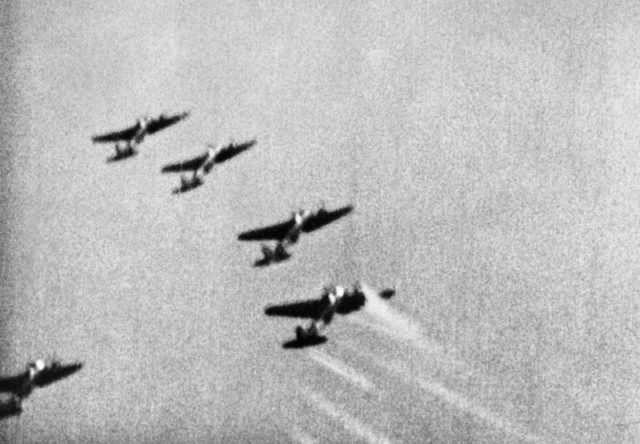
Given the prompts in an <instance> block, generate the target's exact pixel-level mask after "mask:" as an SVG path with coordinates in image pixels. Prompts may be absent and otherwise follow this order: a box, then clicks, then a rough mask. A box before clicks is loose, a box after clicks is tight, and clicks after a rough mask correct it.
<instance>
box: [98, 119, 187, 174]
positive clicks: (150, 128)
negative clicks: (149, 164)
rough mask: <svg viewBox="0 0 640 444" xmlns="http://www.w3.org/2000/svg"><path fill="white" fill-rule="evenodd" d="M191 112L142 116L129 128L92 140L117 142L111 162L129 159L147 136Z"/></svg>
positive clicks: (136, 152)
mask: <svg viewBox="0 0 640 444" xmlns="http://www.w3.org/2000/svg"><path fill="white" fill-rule="evenodd" d="M190 114H191V113H190V112H189V111H185V112H182V113H179V114H174V115H165V114H160V115H159V116H158V117H148V116H145V117H140V118H139V119H138V121H137V122H136V123H135V124H134V125H133V126H130V127H129V128H126V129H123V130H121V131H114V132H111V133H107V134H102V135H99V136H94V137H92V139H91V140H92V141H93V143H114V142H115V149H116V153H115V155H114V156H112V157H110V158H109V159H108V161H109V162H115V161H118V160H123V159H127V158H129V157H132V156H135V155H136V154H138V145H140V144H141V143H142V141H143V140H144V139H145V137H146V136H148V135H150V134H154V133H157V132H158V131H160V130H163V129H165V128H168V127H170V126H171V125H175V124H176V123H178V122H180V121H181V120H184V119H186V118H187V117H189V115H190Z"/></svg>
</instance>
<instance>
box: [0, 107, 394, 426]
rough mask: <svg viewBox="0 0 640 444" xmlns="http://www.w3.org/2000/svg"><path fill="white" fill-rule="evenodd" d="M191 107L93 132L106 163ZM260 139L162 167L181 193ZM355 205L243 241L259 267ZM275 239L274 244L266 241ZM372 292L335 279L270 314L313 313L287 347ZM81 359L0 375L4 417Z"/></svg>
mask: <svg viewBox="0 0 640 444" xmlns="http://www.w3.org/2000/svg"><path fill="white" fill-rule="evenodd" d="M190 114H191V113H190V112H189V111H184V112H180V113H176V114H170V115H166V114H160V115H159V116H157V117H141V118H139V119H137V121H136V122H135V123H134V124H133V125H131V126H129V127H127V128H125V129H122V130H117V131H112V132H109V133H105V134H101V135H97V136H94V137H92V139H91V140H92V141H93V143H113V144H114V148H115V153H114V154H113V155H112V156H111V157H109V158H107V163H112V162H119V161H123V160H125V159H129V158H132V157H134V156H136V155H137V154H138V149H139V147H140V145H141V144H142V142H143V141H144V140H145V139H146V137H147V136H149V135H152V134H155V133H157V132H159V131H162V130H164V129H167V128H169V127H171V126H173V125H175V124H177V123H179V122H181V121H183V120H185V119H186V118H188V117H189V115H190ZM256 144H257V140H256V139H255V138H253V139H250V140H246V141H243V142H240V143H236V142H230V143H227V144H207V145H206V150H205V151H204V152H202V153H201V154H198V155H197V156H195V157H193V158H191V159H187V160H183V161H179V162H173V163H168V164H166V165H164V166H163V167H162V168H161V170H160V171H161V173H163V174H164V173H179V174H182V176H181V179H180V184H179V185H178V186H177V187H176V188H175V189H174V190H173V194H181V193H185V192H187V191H190V190H193V189H195V188H198V187H200V186H201V185H203V184H204V178H205V176H206V175H208V174H209V173H211V171H212V170H213V168H214V167H215V166H216V165H218V164H221V163H224V162H226V161H228V160H230V159H232V158H234V157H236V156H237V155H239V154H241V153H243V152H245V151H247V150H249V149H250V148H252V147H253V146H255V145H256ZM353 211H354V207H353V205H345V206H342V207H340V208H336V209H333V210H327V209H326V208H324V205H322V206H321V207H320V208H319V209H317V210H298V211H295V212H293V213H292V215H291V217H290V218H288V219H287V220H284V221H281V222H278V223H275V224H273V225H268V226H264V227H261V228H255V229H249V230H247V231H244V232H242V233H240V234H239V235H238V237H237V239H238V240H239V241H260V242H263V243H262V244H261V250H262V256H263V257H262V258H260V259H258V260H256V261H255V262H254V264H253V265H254V267H265V266H268V265H271V264H277V263H280V262H283V261H286V260H288V259H290V258H291V256H292V255H291V253H290V252H289V251H288V248H289V247H291V246H292V245H294V244H296V243H297V242H298V240H299V238H300V235H301V234H303V233H305V234H306V233H312V232H314V231H316V230H319V229H320V228H323V227H325V226H326V225H329V224H331V223H333V222H336V221H338V220H339V219H342V218H343V217H345V216H347V215H349V214H350V213H352V212H353ZM266 241H275V245H274V246H273V247H269V246H268V245H267V244H265V243H264V242H266ZM394 294H395V290H393V289H390V288H388V289H385V290H383V291H381V292H379V293H378V295H377V296H378V297H380V298H382V299H389V298H391V297H392V296H393V295H394ZM366 300H367V297H366V295H365V293H364V291H363V289H362V286H361V285H360V284H359V283H356V284H355V285H354V286H353V287H352V288H345V287H342V286H336V285H330V286H327V287H325V288H324V289H323V291H322V294H321V296H320V297H319V298H318V299H311V300H305V301H299V302H293V303H286V304H281V305H271V306H268V307H267V308H266V309H265V314H266V315H268V316H285V317H295V318H303V319H310V323H309V324H308V325H307V326H306V327H303V326H301V325H298V326H297V327H296V329H295V335H296V336H295V339H292V340H288V341H287V342H285V343H283V344H282V347H283V348H285V349H292V348H304V347H308V346H315V345H319V344H322V343H325V342H327V337H326V336H324V335H323V334H322V332H323V331H324V330H325V329H326V328H327V326H328V325H329V324H330V323H331V321H332V320H333V318H334V315H335V314H336V313H337V314H340V315H345V314H348V313H352V312H354V311H357V310H359V309H360V308H362V307H363V306H364V305H365V303H366ZM82 367H83V363H82V362H73V363H70V364H62V363H61V362H59V361H58V360H50V361H48V362H45V361H44V360H37V361H35V362H30V363H28V364H27V366H26V369H25V371H23V372H22V373H20V374H18V375H14V376H8V377H0V393H8V394H9V398H8V399H6V397H5V399H4V400H2V398H0V419H2V418H6V417H10V416H16V415H20V414H21V413H22V401H23V400H24V399H26V398H27V397H28V396H29V395H30V394H31V393H32V392H33V389H34V388H39V387H44V386H47V385H49V384H51V383H53V382H56V381H58V380H60V379H63V378H66V377H68V376H70V375H72V374H73V373H75V372H77V371H79V370H80V369H81V368H82Z"/></svg>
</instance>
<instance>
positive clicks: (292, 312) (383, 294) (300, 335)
mask: <svg viewBox="0 0 640 444" xmlns="http://www.w3.org/2000/svg"><path fill="white" fill-rule="evenodd" d="M395 293H396V292H395V290H394V289H392V288H387V289H384V290H382V291H380V292H378V297H380V298H382V299H390V298H391V297H393V296H394V295H395ZM366 300H367V298H366V295H365V292H364V290H363V288H362V285H360V283H356V284H355V285H354V286H353V288H351V289H348V288H344V287H342V286H340V285H337V286H327V287H325V288H324V289H323V291H322V294H321V295H320V298H319V299H310V300H305V301H300V302H293V303H286V304H281V305H270V306H268V307H267V308H266V309H265V314H267V315H269V316H287V317H295V318H310V319H311V322H310V324H309V326H308V327H307V328H304V327H302V326H298V327H296V339H294V340H292V341H289V342H286V343H285V344H284V345H283V347H284V348H302V347H307V346H310V345H317V344H321V343H323V342H326V340H327V338H326V337H325V336H322V335H321V334H320V332H321V331H322V330H323V329H324V328H326V326H327V325H329V324H330V323H331V321H332V320H333V316H334V315H335V314H336V313H338V314H341V315H346V314H349V313H352V312H354V311H357V310H360V308H362V307H363V306H364V305H365V303H366Z"/></svg>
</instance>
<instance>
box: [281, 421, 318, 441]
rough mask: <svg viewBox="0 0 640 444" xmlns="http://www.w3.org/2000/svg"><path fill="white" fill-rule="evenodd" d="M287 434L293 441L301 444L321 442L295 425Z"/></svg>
mask: <svg viewBox="0 0 640 444" xmlns="http://www.w3.org/2000/svg"><path fill="white" fill-rule="evenodd" d="M287 433H288V435H289V436H290V437H291V439H293V440H294V441H295V442H298V443H300V444H317V443H319V442H320V441H319V440H317V439H316V438H314V437H313V436H311V435H309V434H308V433H307V432H305V431H304V430H302V429H300V428H299V427H298V426H296V425H295V424H294V425H293V426H291V429H290V430H289V431H288V432H287Z"/></svg>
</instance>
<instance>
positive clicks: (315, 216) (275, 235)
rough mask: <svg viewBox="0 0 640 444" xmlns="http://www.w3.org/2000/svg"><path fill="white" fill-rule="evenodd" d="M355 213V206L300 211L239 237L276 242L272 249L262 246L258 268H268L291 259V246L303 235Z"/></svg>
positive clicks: (244, 239)
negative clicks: (288, 248)
mask: <svg viewBox="0 0 640 444" xmlns="http://www.w3.org/2000/svg"><path fill="white" fill-rule="evenodd" d="M352 211H353V205H347V206H344V207H342V208H338V209H335V210H326V209H325V208H324V207H321V208H320V209H319V210H317V211H309V210H300V211H296V212H294V213H293V214H292V215H291V218H290V219H289V220H286V221H284V222H280V223H277V224H275V225H270V226H267V227H263V228H257V229H255V230H249V231H245V232H243V233H240V234H239V235H238V240H241V241H265V240H275V241H276V246H275V247H274V248H273V249H271V248H269V246H267V245H265V244H262V254H263V256H264V257H263V258H262V259H259V260H257V261H256V262H255V264H254V265H255V266H256V267H261V266H266V265H269V264H271V263H274V262H282V261H285V260H287V259H289V258H290V257H291V253H289V252H288V251H287V247H288V246H289V245H293V244H295V243H296V242H298V238H299V237H300V234H301V233H311V232H312V231H315V230H317V229H319V228H322V227H324V226H325V225H328V224H330V223H332V222H335V221H337V220H338V219H340V218H342V217H344V216H346V215H347V214H349V213H351V212H352Z"/></svg>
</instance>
